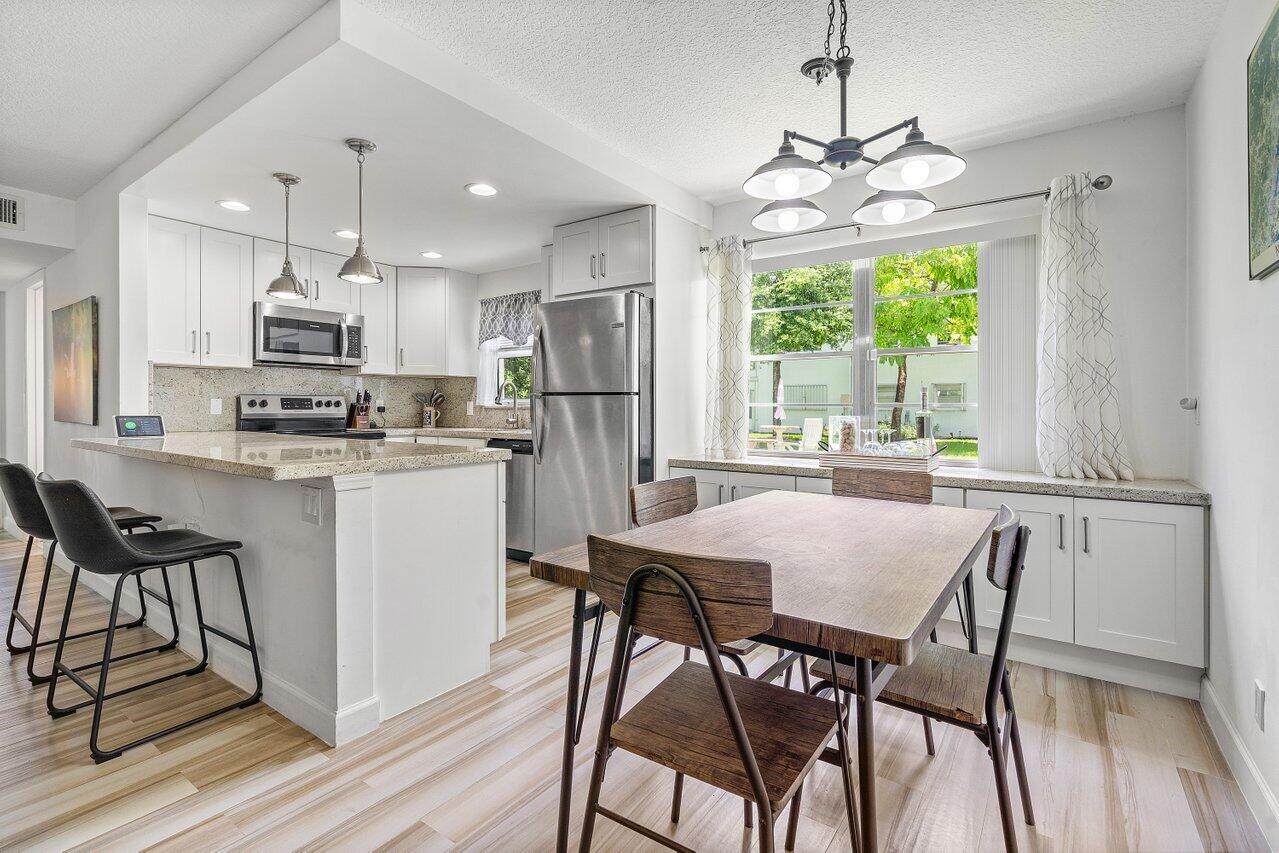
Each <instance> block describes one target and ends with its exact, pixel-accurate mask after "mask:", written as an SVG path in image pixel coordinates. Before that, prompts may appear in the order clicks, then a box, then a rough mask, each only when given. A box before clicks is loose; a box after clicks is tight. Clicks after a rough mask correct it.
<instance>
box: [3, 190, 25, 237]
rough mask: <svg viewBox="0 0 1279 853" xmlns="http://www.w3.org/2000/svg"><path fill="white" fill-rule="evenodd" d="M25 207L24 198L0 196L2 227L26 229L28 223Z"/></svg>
mask: <svg viewBox="0 0 1279 853" xmlns="http://www.w3.org/2000/svg"><path fill="white" fill-rule="evenodd" d="M23 207H24V205H23V203H22V199H21V198H18V197H17V196H14V197H12V198H10V197H8V196H0V228H14V229H17V230H18V231H22V230H25V229H26V227H27V223H26V217H25V216H24V215H23V213H24V211H23Z"/></svg>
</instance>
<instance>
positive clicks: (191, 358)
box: [147, 216, 247, 364]
mask: <svg viewBox="0 0 1279 853" xmlns="http://www.w3.org/2000/svg"><path fill="white" fill-rule="evenodd" d="M148 225H149V227H148V249H147V349H148V354H149V357H150V359H151V360H152V361H154V362H157V363H159V364H199V363H200V349H199V346H200V344H199V337H200V226H199V225H191V224H189V223H186V222H177V221H175V220H172V219H161V218H160V217H157V216H152V217H149V222H148ZM246 324H247V321H246Z"/></svg>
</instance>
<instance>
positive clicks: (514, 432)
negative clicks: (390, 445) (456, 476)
mask: <svg viewBox="0 0 1279 853" xmlns="http://www.w3.org/2000/svg"><path fill="white" fill-rule="evenodd" d="M386 434H387V435H395V436H401V435H422V436H428V437H430V436H435V437H437V438H513V439H524V440H526V441H527V440H530V439H532V438H533V431H532V430H531V429H528V428H527V427H525V428H524V429H505V428H501V427H389V428H387V430H386Z"/></svg>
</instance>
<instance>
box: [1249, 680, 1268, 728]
mask: <svg viewBox="0 0 1279 853" xmlns="http://www.w3.org/2000/svg"><path fill="white" fill-rule="evenodd" d="M1252 716H1253V718H1254V719H1255V720H1256V721H1257V730H1258V731H1263V732H1264V731H1265V730H1266V688H1264V687H1262V686H1261V682H1260V681H1254V682H1253V683H1252Z"/></svg>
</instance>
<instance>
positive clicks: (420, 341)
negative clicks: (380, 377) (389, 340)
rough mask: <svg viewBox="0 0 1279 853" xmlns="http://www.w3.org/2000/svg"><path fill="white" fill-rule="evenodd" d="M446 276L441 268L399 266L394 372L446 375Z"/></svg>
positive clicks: (418, 374) (447, 306)
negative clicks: (396, 351)
mask: <svg viewBox="0 0 1279 853" xmlns="http://www.w3.org/2000/svg"><path fill="white" fill-rule="evenodd" d="M448 314H449V296H448V273H447V272H446V271H445V270H442V269H434V268H425V267H401V268H400V274H399V283H398V285H397V287H396V333H395V338H396V341H395V344H396V347H397V348H398V350H399V352H398V355H397V357H396V362H395V369H396V372H397V373H400V374H405V375H409V376H444V375H447V373H448V340H447V336H448Z"/></svg>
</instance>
